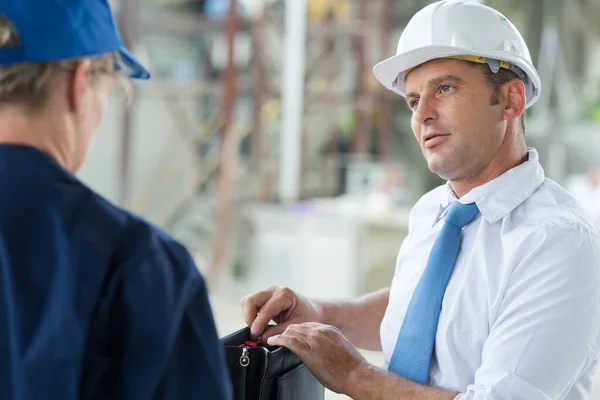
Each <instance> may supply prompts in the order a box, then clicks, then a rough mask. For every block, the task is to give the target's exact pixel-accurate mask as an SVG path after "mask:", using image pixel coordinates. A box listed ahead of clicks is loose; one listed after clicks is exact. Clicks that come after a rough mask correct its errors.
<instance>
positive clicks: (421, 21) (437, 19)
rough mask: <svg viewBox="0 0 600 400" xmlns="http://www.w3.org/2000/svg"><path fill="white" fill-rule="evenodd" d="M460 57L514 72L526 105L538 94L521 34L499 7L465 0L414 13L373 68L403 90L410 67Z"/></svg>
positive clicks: (387, 83)
mask: <svg viewBox="0 0 600 400" xmlns="http://www.w3.org/2000/svg"><path fill="white" fill-rule="evenodd" d="M448 57H451V58H460V59H466V60H468V61H473V62H479V63H487V64H489V65H490V67H491V68H492V71H494V72H496V71H497V70H498V67H501V68H507V69H510V70H512V71H514V72H515V73H516V74H517V75H518V76H519V77H520V78H521V79H522V80H523V81H524V82H525V87H526V98H527V103H526V108H529V107H531V106H532V105H533V104H535V102H536V101H537V99H538V98H539V96H540V90H541V88H542V83H541V81H540V77H539V75H538V73H537V71H536V69H535V67H534V66H533V63H532V62H531V55H530V54H529V49H528V48H527V44H526V43H525V40H523V37H522V36H521V34H520V33H519V31H518V30H517V28H515V26H514V25H513V24H512V23H511V22H510V21H509V20H508V19H507V18H506V17H505V16H504V15H502V14H500V13H499V12H498V11H496V10H494V9H493V8H490V7H488V6H485V5H483V4H479V3H476V2H474V1H465V0H443V1H438V2H436V3H432V4H430V5H428V6H427V7H425V8H423V9H422V10H421V11H419V12H418V13H416V14H415V15H414V16H413V17H412V18H411V20H410V21H409V22H408V25H407V26H406V28H405V29H404V31H403V32H402V35H401V36H400V40H399V41H398V50H397V51H396V55H395V56H394V57H391V58H388V59H387V60H385V61H382V62H380V63H379V64H377V65H376V66H375V67H374V68H373V73H374V74H375V77H376V78H377V80H378V81H379V82H381V83H382V84H383V85H384V86H385V87H386V88H388V89H390V90H393V91H394V92H396V93H398V94H400V95H401V96H405V95H406V84H405V82H404V77H405V75H406V73H407V72H408V71H409V70H410V69H411V68H414V67H416V66H418V65H420V64H423V63H425V62H427V61H430V60H433V59H436V58H448Z"/></svg>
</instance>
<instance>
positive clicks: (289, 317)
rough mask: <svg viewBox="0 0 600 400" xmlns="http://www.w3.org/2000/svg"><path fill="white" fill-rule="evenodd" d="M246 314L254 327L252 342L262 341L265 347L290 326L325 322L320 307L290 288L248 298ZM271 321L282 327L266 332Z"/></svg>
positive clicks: (271, 289)
mask: <svg viewBox="0 0 600 400" xmlns="http://www.w3.org/2000/svg"><path fill="white" fill-rule="evenodd" d="M242 312H243V314H244V320H245V321H246V324H248V326H249V327H250V337H251V339H252V340H257V339H258V338H261V341H262V342H263V343H266V341H267V339H268V338H270V337H271V336H273V335H277V334H280V333H281V332H283V331H284V330H285V329H286V328H287V327H288V326H289V325H290V324H301V323H304V322H322V318H323V315H322V314H323V311H322V308H321V307H320V305H319V303H317V302H314V301H311V300H309V299H307V298H306V297H303V296H300V295H299V294H296V293H294V292H293V291H292V290H290V289H288V288H277V287H272V288H270V289H267V290H265V291H262V292H258V293H254V294H252V295H250V296H246V297H244V298H243V299H242ZM271 320H274V321H275V322H276V323H277V324H278V325H277V326H274V327H270V328H269V329H266V328H267V326H268V325H269V322H270V321H271ZM265 329H266V330H265Z"/></svg>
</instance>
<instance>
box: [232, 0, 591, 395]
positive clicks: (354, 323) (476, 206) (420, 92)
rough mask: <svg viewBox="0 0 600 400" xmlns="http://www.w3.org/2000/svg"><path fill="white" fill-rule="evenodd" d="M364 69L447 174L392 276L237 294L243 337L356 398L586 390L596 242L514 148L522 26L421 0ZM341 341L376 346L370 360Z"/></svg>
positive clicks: (522, 86)
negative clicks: (322, 293)
mask: <svg viewBox="0 0 600 400" xmlns="http://www.w3.org/2000/svg"><path fill="white" fill-rule="evenodd" d="M374 73H375V76H376V77H377V79H378V80H379V81H380V82H381V83H382V84H383V85H384V86H386V87H387V88H388V89H390V90H393V91H395V92H396V93H398V94H400V95H401V96H403V97H405V99H406V103H407V105H408V107H409V108H410V110H411V111H412V122H411V124H412V130H413V132H414V135H415V138H416V140H417V141H418V142H419V144H420V146H421V149H422V152H423V155H424V157H425V160H426V162H427V164H428V166H429V168H430V170H431V171H432V172H434V173H436V174H438V175H439V176H440V177H442V178H444V179H446V180H447V184H446V185H443V186H441V187H438V188H436V189H434V190H433V191H431V192H429V193H427V194H425V195H424V196H423V197H422V198H421V199H420V200H419V201H418V202H417V203H416V205H415V206H414V208H413V210H412V212H411V216H410V222H409V233H408V236H407V237H406V239H405V240H404V242H403V243H402V246H401V248H400V252H399V255H398V259H397V265H396V270H395V274H394V278H393V281H392V283H391V288H389V289H385V290H381V291H379V292H376V293H372V294H369V295H366V296H364V297H362V298H359V299H356V300H351V301H338V302H332V301H319V300H315V299H308V298H305V297H303V296H302V295H301V294H299V293H295V292H293V291H292V290H290V289H288V288H271V289H268V290H265V291H262V292H258V293H254V294H251V295H249V296H247V297H245V298H244V299H243V300H242V310H243V315H244V318H245V320H246V322H247V324H248V325H249V326H250V327H251V332H252V335H253V337H254V338H260V340H261V341H262V342H266V343H268V344H270V345H281V346H286V347H288V348H290V349H291V350H293V351H294V352H296V353H297V354H298V355H299V356H300V357H301V358H302V360H303V361H304V362H305V363H306V365H307V366H308V367H309V368H310V369H311V371H312V372H313V373H314V374H315V375H316V376H317V377H318V379H320V380H321V381H322V382H323V383H324V384H325V386H327V387H328V388H330V389H331V390H333V391H336V392H340V393H344V394H347V395H348V396H350V397H351V398H353V399H357V400H362V399H365V400H366V399H369V400H377V399H387V400H389V399H395V400H400V399H411V400H419V399H459V400H467V399H469V400H471V399H473V400H475V399H477V400H484V399H485V400H500V399H503V400H504V399H524V400H525V399H526V400H549V399H553V400H558V399H569V400H584V399H590V398H591V392H592V382H593V379H594V376H595V373H596V369H597V365H598V357H599V353H600V310H599V309H598V307H599V304H600V268H599V267H600V265H599V262H600V261H599V260H600V238H599V237H598V234H597V232H596V231H595V229H594V228H593V227H592V224H591V222H590V221H589V220H588V219H587V218H586V217H585V216H584V213H583V212H582V210H581V208H580V207H579V205H578V204H577V202H576V201H574V199H573V198H572V197H571V196H570V195H569V194H568V193H567V192H566V191H565V190H564V189H563V188H561V187H560V186H559V185H558V184H556V183H555V182H553V181H551V180H550V179H548V178H546V177H545V174H544V170H543V169H542V167H541V165H540V163H539V156H538V153H537V152H536V150H535V149H533V148H528V147H527V145H526V140H525V126H524V121H523V118H524V115H523V114H524V111H525V109H526V108H528V107H531V106H532V105H533V104H534V103H535V102H536V100H537V99H538V97H539V94H540V89H541V82H540V79H539V76H538V74H537V72H536V69H535V68H534V66H533V64H532V61H531V57H530V54H529V50H528V49H527V46H526V44H525V42H524V40H523V38H522V36H521V34H520V33H519V32H518V30H517V29H516V28H515V26H514V25H513V24H512V23H511V22H510V21H509V20H508V19H506V17H504V16H503V15H502V14H500V13H498V12H497V11H496V10H493V9H491V8H489V7H486V6H484V5H481V4H478V3H476V2H468V1H441V2H436V3H433V4H430V5H429V6H427V7H425V8H424V9H422V10H421V11H419V12H418V13H417V14H416V15H415V16H414V17H413V18H412V19H411V21H410V22H409V23H408V25H407V26H406V28H405V30H404V31H403V33H402V36H401V38H400V41H399V43H398V50H397V54H396V56H394V57H392V58H390V59H387V60H385V61H383V62H381V63H379V64H378V65H377V66H375V68H374ZM314 279H319V277H318V276H315V277H314ZM270 320H274V321H275V322H277V323H278V324H277V325H275V326H273V327H268V328H267V326H268V323H269V322H270ZM355 347H359V348H362V349H367V350H377V351H379V350H382V351H383V355H384V360H385V363H384V366H383V368H378V367H375V366H373V365H370V364H369V363H368V362H367V361H366V360H365V359H364V358H363V357H362V356H361V355H360V354H359V353H358V352H357V350H356V349H355Z"/></svg>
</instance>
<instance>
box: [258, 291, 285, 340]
mask: <svg viewBox="0 0 600 400" xmlns="http://www.w3.org/2000/svg"><path fill="white" fill-rule="evenodd" d="M290 307H292V299H291V298H290V297H289V296H286V295H285V293H284V292H278V293H277V294H275V295H274V296H273V297H271V299H270V300H269V301H267V303H266V304H265V305H264V306H263V307H261V309H260V311H259V312H258V315H257V316H256V318H255V319H254V322H253V323H252V326H251V327H250V337H251V338H252V339H257V338H258V337H259V336H261V335H262V334H263V333H264V332H265V329H266V328H267V325H269V321H271V320H272V319H273V318H275V317H276V316H278V315H279V314H281V313H282V312H285V311H287V310H289V309H290Z"/></svg>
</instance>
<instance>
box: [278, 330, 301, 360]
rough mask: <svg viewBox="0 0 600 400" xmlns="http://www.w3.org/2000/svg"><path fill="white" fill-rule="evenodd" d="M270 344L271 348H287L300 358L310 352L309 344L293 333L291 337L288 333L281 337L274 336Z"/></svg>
mask: <svg viewBox="0 0 600 400" xmlns="http://www.w3.org/2000/svg"><path fill="white" fill-rule="evenodd" d="M268 344H269V346H283V347H286V348H288V349H290V350H291V351H292V352H293V353H295V354H296V355H298V356H299V357H300V358H302V354H304V353H306V352H307V351H308V350H310V346H309V345H308V343H306V342H305V341H304V340H302V339H301V338H299V337H298V336H296V335H294V334H293V332H291V333H290V334H289V335H288V334H287V333H282V334H281V335H275V336H272V337H270V338H269V340H268Z"/></svg>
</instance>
